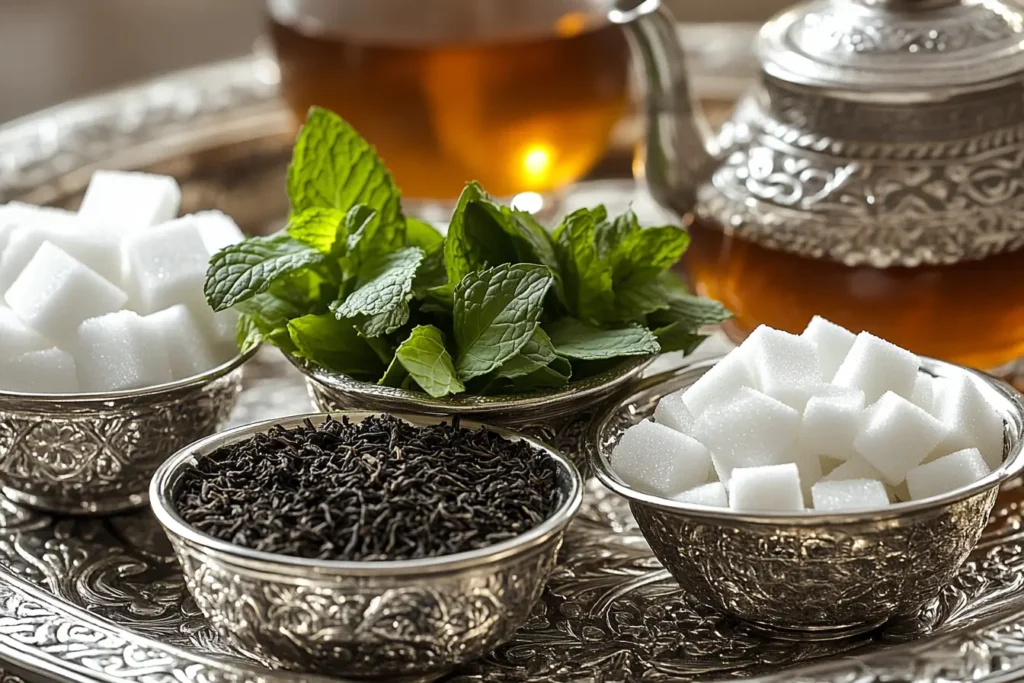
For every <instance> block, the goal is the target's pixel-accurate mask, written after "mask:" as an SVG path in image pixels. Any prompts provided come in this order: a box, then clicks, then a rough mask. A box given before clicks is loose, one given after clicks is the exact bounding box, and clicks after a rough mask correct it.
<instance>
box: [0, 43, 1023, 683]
mask: <svg viewBox="0 0 1024 683" xmlns="http://www.w3.org/2000/svg"><path fill="white" fill-rule="evenodd" d="M723 34H724V37H723ZM684 35H685V36H686V37H688V38H693V39H694V40H691V41H689V44H688V45H687V48H688V54H689V57H690V66H691V67H692V68H693V67H695V68H696V70H697V72H698V74H699V75H700V76H701V78H699V79H697V80H696V83H697V85H698V86H699V88H698V94H700V93H702V92H704V91H703V90H701V89H700V88H703V87H704V86H705V85H707V86H708V88H710V90H711V92H713V93H714V96H716V97H724V96H730V94H731V93H732V92H734V91H733V90H729V89H728V88H729V87H731V86H732V84H734V83H736V82H740V81H741V79H740V78H738V77H737V76H736V71H735V70H734V69H733V65H734V63H733V62H732V61H730V58H731V57H736V59H737V62H738V63H739V64H741V65H742V67H743V70H746V68H747V64H748V59H749V55H742V54H741V55H739V56H737V55H731V54H723V53H722V46H723V45H726V46H730V45H736V46H743V45H749V42H750V41H749V40H747V38H746V36H748V35H749V32H748V28H747V27H740V28H739V30H738V31H736V32H733V30H732V29H731V28H730V27H717V28H716V29H715V30H710V31H708V30H705V29H703V27H687V28H686V30H684ZM702 38H703V39H704V40H706V41H708V44H703V43H697V42H695V40H700V39H702ZM725 38H728V39H727V40H726V39H725ZM723 58H724V61H723ZM718 64H724V65H725V66H723V67H722V70H721V72H720V75H721V76H722V78H723V79H724V81H722V80H719V79H717V78H716V65H718ZM275 82H276V81H275V77H274V73H273V71H272V70H268V68H267V65H266V63H265V62H263V61H261V60H243V61H240V62H234V63H230V64H224V65H217V66H215V67H211V68H209V69H202V70H198V71H195V72H191V73H188V74H184V75H182V74H177V75H174V76H171V77H168V78H166V79H161V80H159V81H157V82H153V83H149V84H145V85H143V86H140V87H138V88H134V89H130V90H126V91H119V92H116V93H112V94H110V95H104V96H101V97H97V98H94V99H90V100H87V101H83V102H77V103H71V104H69V105H66V106H63V107H60V108H58V109H56V110H53V111H49V112H42V113H40V114H39V115H36V116H33V117H29V118H26V119H24V120H22V121H20V122H18V123H17V124H14V125H12V126H10V127H7V128H4V129H2V130H0V201H6V200H8V199H13V198H23V199H28V200H31V201H42V202H52V203H59V204H63V205H68V206H74V205H75V203H76V201H77V197H78V196H79V193H80V192H81V190H82V189H83V188H84V184H85V182H86V180H87V177H88V172H89V169H90V168H92V167H94V166H97V165H103V166H108V167H121V168H141V167H145V168H149V169H152V170H156V171H158V172H170V173H173V174H175V175H176V176H177V177H178V179H179V181H180V182H181V183H182V186H183V190H184V198H183V206H184V210H186V211H195V210H197V209H201V208H210V207H217V208H222V209H223V210H225V211H227V212H229V213H231V214H232V215H235V216H237V217H238V218H239V221H240V223H241V224H242V225H243V227H245V228H246V229H247V230H249V231H252V232H257V231H265V230H266V229H268V228H269V227H270V226H273V225H274V224H275V223H276V222H277V221H279V220H280V218H282V217H283V216H284V215H285V212H286V211H287V204H286V201H285V198H284V195H283V192H281V187H282V186H283V182H284V180H283V178H284V168H285V165H286V164H287V159H288V152H289V149H290V140H291V133H290V132H289V129H288V121H287V116H286V114H285V110H284V108H283V107H282V106H281V105H280V104H279V103H278V102H277V100H276V99H275V92H276V85H275ZM723 82H724V83H725V87H724V88H723V89H719V84H721V83H723ZM577 195H579V196H578V197H577ZM634 198H635V194H634V188H633V186H632V184H631V183H629V182H623V183H612V182H607V183H596V184H591V185H587V186H585V187H583V188H580V189H579V191H574V193H573V195H572V196H570V197H568V198H567V204H570V205H571V204H573V203H574V202H577V201H579V202H582V203H583V204H592V203H594V200H595V199H596V200H597V201H605V202H606V203H609V204H611V203H615V204H617V205H622V206H625V205H627V204H629V203H630V202H631V201H634ZM634 208H635V209H636V210H637V211H638V212H640V211H641V210H643V211H650V212H651V213H650V214H649V215H650V216H651V218H650V220H655V219H656V213H655V209H654V208H653V207H651V206H650V201H649V199H644V198H640V199H636V200H635V203H634ZM643 220H647V219H643ZM718 348H719V349H721V348H722V345H721V344H719V346H718ZM679 362H680V361H679V358H678V357H677V356H671V357H669V358H665V359H658V360H656V361H655V363H654V364H652V367H651V370H653V369H654V367H655V366H657V368H658V369H659V370H665V369H671V368H672V367H673V364H678V363H679ZM244 382H245V386H246V391H244V392H243V393H242V394H241V395H240V396H239V398H238V403H237V406H236V409H235V413H234V415H233V416H232V419H231V424H235V425H238V424H244V423H248V422H253V421H258V420H265V419H271V418H275V417H283V416H287V415H293V414H296V413H304V412H308V411H309V410H310V408H311V406H310V402H309V398H308V395H307V393H306V387H305V385H304V381H303V378H302V376H301V375H300V374H299V373H298V372H296V371H294V369H292V368H291V367H290V366H289V365H288V364H287V363H286V362H285V361H284V360H283V359H282V358H281V357H280V354H279V353H277V352H276V351H274V350H272V349H267V350H265V351H262V352H260V353H259V354H257V356H256V357H255V358H254V359H253V361H251V362H249V363H248V364H247V365H246V373H245V379H244ZM1022 504H1024V487H1022V486H1020V484H1019V483H1018V482H1015V483H1013V484H1011V485H1009V486H1007V487H1005V488H1004V490H1003V492H1002V493H1001V494H1000V496H999V497H998V498H997V500H996V506H995V508H994V510H993V513H992V517H991V519H990V522H989V525H988V527H986V530H985V532H984V533H983V535H982V538H981V541H980V542H979V544H978V546H977V547H976V548H975V549H974V551H973V552H972V553H971V555H970V556H969V557H968V559H967V561H966V563H965V564H964V565H963V566H962V567H961V568H960V570H959V571H958V572H957V574H956V576H955V577H954V579H953V581H952V583H950V584H949V585H948V586H946V587H945V588H944V589H943V590H942V592H941V593H940V594H939V596H938V598H937V599H936V600H934V601H932V602H931V603H929V604H928V605H926V606H925V607H924V608H923V609H922V610H921V611H919V612H918V613H917V614H916V615H915V616H914V617H913V618H908V619H906V620H902V621H900V622H898V623H894V624H892V625H890V626H889V627H887V628H886V629H885V630H882V631H876V632H872V633H870V634H864V635H861V636H857V637H855V638H852V639H850V640H848V641H840V642H827V643H826V642H806V641H797V642H793V641H782V640H766V639H764V638H763V637H761V636H760V635H759V634H758V633H756V632H754V631H752V630H751V629H750V628H749V627H748V626H746V625H744V624H743V623H741V622H738V621H737V620H736V619H734V618H732V617H728V616H724V615H723V614H722V613H721V612H719V611H717V610H715V609H714V608H712V607H711V606H709V605H707V604H704V603H701V602H700V601H698V600H696V599H694V598H693V597H692V596H690V595H688V594H686V593H684V592H683V591H682V589H680V587H679V585H678V583H677V582H676V581H675V580H674V579H672V578H671V576H670V575H669V574H668V572H667V571H665V570H664V568H663V567H662V566H661V564H660V563H659V562H658V561H657V559H655V557H654V556H653V554H652V553H651V550H650V548H649V546H648V545H647V542H646V541H645V539H644V538H643V536H642V534H641V533H640V531H639V529H638V528H637V526H636V523H635V520H634V519H633V517H632V515H631V514H630V512H629V507H628V504H627V503H626V501H624V500H623V499H622V498H620V497H618V496H616V495H614V494H611V493H609V492H608V490H607V489H605V488H604V487H603V486H601V485H600V484H599V483H597V482H592V483H591V484H590V485H588V487H587V491H586V493H585V495H584V502H583V507H582V509H581V512H580V515H578V516H577V518H576V521H575V522H573V524H572V525H570V527H569V529H568V531H567V532H566V536H565V541H564V543H563V548H562V552H561V554H560V557H559V565H558V566H557V567H556V569H555V571H554V572H553V574H552V577H551V580H550V581H549V582H548V586H547V589H546V590H545V591H544V593H543V595H542V596H541V601H540V602H539V603H538V605H537V606H536V607H535V609H534V610H533V613H532V615H531V617H530V620H529V621H528V622H527V623H526V625H525V626H524V627H523V628H522V629H520V630H519V632H518V633H517V634H516V637H515V638H514V639H513V640H512V641H510V642H509V643H507V644H506V645H504V646H502V647H500V648H498V650H496V651H495V652H494V653H492V654H491V655H489V656H487V657H485V658H483V659H482V660H479V661H477V662H473V663H470V664H467V665H466V666H464V667H462V668H460V669H459V670H458V671H457V672H455V674H454V675H453V677H452V679H451V680H453V681H456V682H457V683H484V682H487V683H490V682H492V681H493V682H495V683H497V682H501V683H505V682H507V681H510V680H536V681H545V682H552V683H577V682H580V681H590V680H597V681H602V682H603V683H618V682H619V681H621V682H623V683H627V682H628V683H634V682H636V681H658V680H680V681H686V680H695V679H699V680H702V681H709V680H720V679H728V680H737V679H745V680H760V681H772V682H773V683H774V682H776V681H777V682H779V683H782V682H786V683H810V682H812V681H813V682H816V683H817V682H821V681H836V682H837V683H851V682H853V681H856V682H857V683H883V682H885V683H891V682H892V681H915V682H920V683H932V682H933V681H934V682H936V683H938V682H939V681H941V682H942V683H947V682H950V681H1009V680H1019V679H1020V678H1021V677H1022V676H1024V619H1022V617H1021V614H1020V605H1021V604H1024V532H1022V529H1024V517H1022V514H1021V506H1022ZM0 660H3V661H4V662H5V663H4V665H3V668H5V669H9V670H10V672H11V673H12V674H14V673H17V674H24V675H25V678H26V679H31V680H58V681H61V682H62V683H83V681H93V680H97V681H104V682H106V683H110V682H112V681H121V682H126V683H165V682H166V683H171V682H173V683H186V682H187V683H191V682H193V681H195V682H197V683H222V682H223V683H242V682H253V683H257V682H259V683H285V682H288V681H310V682H311V683H313V682H315V683H327V682H331V681H334V682H336V681H337V679H335V678H330V677H313V676H304V675H299V674H295V673H293V672H280V671H275V670H273V669H271V668H269V667H268V666H267V663H266V662H260V661H258V660H253V659H249V658H246V657H244V656H242V655H240V654H239V653H238V652H237V651H235V650H234V649H233V648H231V646H230V645H229V644H228V643H226V642H224V641H223V640H222V639H221V638H220V637H219V636H217V635H216V633H215V632H214V631H213V630H212V628H211V627H210V625H209V623H208V622H207V621H206V619H205V618H204V617H203V615H202V613H201V612H200V611H199V609H198V607H197V605H196V604H195V602H194V601H193V600H192V599H191V597H190V596H189V594H188V591H187V589H186V587H185V582H184V577H183V575H182V572H181V568H180V565H179V563H178V561H177V559H176V558H175V556H174V552H173V549H172V548H171V547H170V544H169V543H168V541H167V538H166V536H165V535H164V533H163V531H162V529H161V528H160V526H159V524H157V522H156V520H155V519H154V518H153V517H152V515H151V514H149V513H148V512H137V513H132V514H122V515H115V516H112V517H109V518H91V517H86V518H70V519H69V518H60V517H53V516H49V515H45V514H42V513H38V512H32V511H28V510H25V509H22V508H18V507H16V506H14V505H12V504H11V503H10V502H8V501H2V500H0ZM4 676H6V677H4ZM0 681H3V683H13V681H14V676H13V675H7V674H0Z"/></svg>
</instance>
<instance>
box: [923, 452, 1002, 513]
mask: <svg viewBox="0 0 1024 683" xmlns="http://www.w3.org/2000/svg"><path fill="white" fill-rule="evenodd" d="M991 471H992V470H991V469H990V468H989V466H988V465H987V464H985V458H984V457H982V455H981V453H980V452H979V451H978V449H977V448H967V449H964V450H962V451H957V452H956V453H952V454H950V455H947V456H944V457H942V458H939V459H938V460H935V461H933V462H930V463H927V464H925V465H919V466H917V467H914V468H913V469H911V470H910V471H909V472H907V488H908V489H909V491H910V497H911V499H913V500H920V499H922V498H930V497H932V496H937V495H940V494H943V493H947V492H949V491H954V490H956V489H959V488H963V487H964V486H968V485H970V484H973V483H974V482H976V481H978V480H979V479H981V478H983V477H985V476H987V475H988V474H989V472H991Z"/></svg>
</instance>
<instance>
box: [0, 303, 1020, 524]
mask: <svg viewBox="0 0 1024 683" xmlns="http://www.w3.org/2000/svg"><path fill="white" fill-rule="evenodd" d="M0 325H2V319H0ZM1003 442H1004V425H1003V420H1002V418H1001V417H1000V416H999V414H998V413H997V412H996V411H995V410H994V409H993V407H992V406H991V404H990V403H989V402H988V400H987V399H986V398H985V393H984V390H983V384H981V383H980V381H979V380H978V379H977V378H975V377H973V376H971V375H970V374H968V373H966V372H965V373H962V374H957V375H953V376H950V377H933V376H932V375H930V374H928V373H927V372H925V371H923V370H922V369H921V361H920V359H919V358H918V357H917V356H916V355H914V354H913V353H911V352H909V351H907V350H905V349H902V348H900V347H898V346H896V345H895V344H891V343H890V342H887V341H885V340H883V339H880V338H878V337H876V336H874V335H872V334H869V333H867V332H862V333H860V334H854V333H852V332H850V331H849V330H846V329H844V328H842V327H840V326H839V325H836V324H835V323H832V322H829V321H828V320H825V319H824V318H821V317H815V318H814V319H813V320H812V321H811V322H810V324H809V325H808V326H807V328H806V329H805V330H804V331H803V333H802V334H800V335H793V334H789V333H787V332H782V331H780V330H776V329H773V328H770V327H767V326H761V327H759V328H757V329H756V330H754V332H753V333H752V334H751V335H750V337H748V338H747V339H746V341H744V342H743V344H742V345H740V346H739V347H738V348H737V349H735V350H733V351H732V352H731V353H730V354H728V355H727V356H726V357H725V358H723V359H722V360H721V361H719V362H718V363H717V364H716V365H715V366H714V367H713V368H711V369H710V370H709V371H707V372H706V373H705V374H704V375H703V376H701V378H700V379H698V380H697V381H696V382H694V383H693V384H692V385H691V386H689V387H687V388H685V389H682V390H680V391H677V392H675V393H672V394H668V395H667V396H665V397H663V398H662V399H661V401H659V403H658V405H657V407H656V409H655V411H654V416H653V420H644V421H643V422H640V423H639V424H636V425H634V426H632V427H630V428H629V429H627V430H626V431H625V432H624V433H623V435H622V438H621V439H620V441H619V443H618V444H617V445H616V447H615V448H614V450H613V451H612V455H611V466H612V469H613V470H614V471H615V472H616V474H618V476H619V477H620V478H621V479H622V480H623V481H624V482H625V483H626V484H628V485H629V486H631V487H633V488H635V489H637V490H639V491H643V492H645V493H650V494H654V495H657V496H661V497H664V498H668V499H672V500H676V501H679V502H683V503H688V504H694V505H703V506H711V507H728V508H731V509H734V510H743V511H750V512H764V513H773V512H800V511H806V510H816V511H820V512H829V513H831V512H853V511H858V510H874V509H879V508H884V507H886V506H888V505H891V504H893V503H899V502H906V501H908V500H920V499H922V498H930V497H932V496H937V495H941V494H943V493H946V492H949V491H953V490H955V489H959V488H963V487H965V486H969V485H970V484H971V483H973V482H975V481H977V480H979V479H981V478H983V477H985V476H987V475H988V474H989V473H990V472H991V471H992V470H994V469H996V468H997V467H999V465H1000V463H1001V462H1002V460H1003V456H1004V445H1003Z"/></svg>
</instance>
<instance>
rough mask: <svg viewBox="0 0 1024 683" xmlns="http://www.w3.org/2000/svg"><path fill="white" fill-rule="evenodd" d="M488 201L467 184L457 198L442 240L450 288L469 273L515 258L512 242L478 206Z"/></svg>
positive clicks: (482, 193)
mask: <svg viewBox="0 0 1024 683" xmlns="http://www.w3.org/2000/svg"><path fill="white" fill-rule="evenodd" d="M489 200H490V197H489V196H488V195H487V193H486V192H484V191H483V190H482V189H481V188H480V186H479V185H478V184H476V183H469V184H468V185H466V187H465V188H464V189H463V190H462V194H461V195H460V196H459V201H458V203H457V204H456V206H455V211H454V212H453V213H452V218H451V221H450V222H449V224H448V235H447V237H445V240H444V261H445V268H446V269H447V272H448V282H449V283H452V284H453V285H454V284H456V283H458V282H460V281H461V280H462V278H464V277H465V276H466V275H468V274H470V273H473V272H479V271H481V270H484V269H486V268H489V267H492V266H497V265H500V264H502V263H510V262H513V261H515V259H516V252H515V246H514V245H513V244H512V239H511V238H510V237H509V236H508V235H507V234H506V233H505V231H504V230H503V229H502V228H501V226H500V225H498V223H497V222H496V221H495V219H494V216H493V215H492V214H491V213H490V212H489V211H487V209H486V207H485V206H483V205H481V203H480V202H481V201H489Z"/></svg>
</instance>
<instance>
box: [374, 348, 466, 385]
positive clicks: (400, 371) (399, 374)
mask: <svg viewBox="0 0 1024 683" xmlns="http://www.w3.org/2000/svg"><path fill="white" fill-rule="evenodd" d="M448 360H449V362H451V359H450V358H449V359H448ZM408 377H409V371H408V370H406V369H405V366H404V365H402V362H401V361H400V360H398V356H395V357H394V358H392V359H391V363H390V364H389V365H388V369H387V370H385V371H384V376H383V377H381V378H380V381H379V382H377V384H379V385H380V386H382V387H394V388H395V389H398V388H401V386H402V384H403V383H404V382H405V380H406V379H408Z"/></svg>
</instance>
